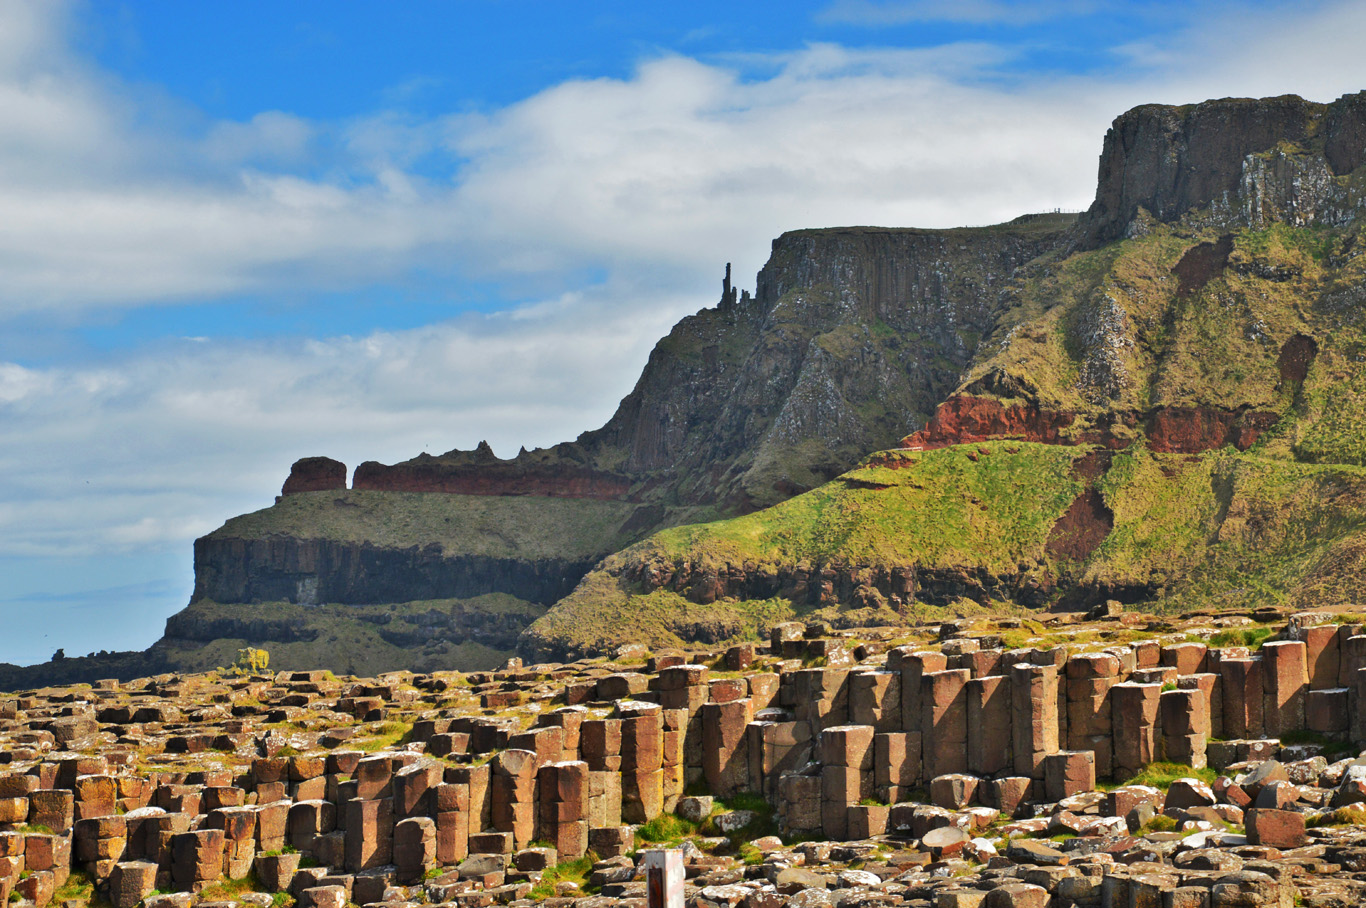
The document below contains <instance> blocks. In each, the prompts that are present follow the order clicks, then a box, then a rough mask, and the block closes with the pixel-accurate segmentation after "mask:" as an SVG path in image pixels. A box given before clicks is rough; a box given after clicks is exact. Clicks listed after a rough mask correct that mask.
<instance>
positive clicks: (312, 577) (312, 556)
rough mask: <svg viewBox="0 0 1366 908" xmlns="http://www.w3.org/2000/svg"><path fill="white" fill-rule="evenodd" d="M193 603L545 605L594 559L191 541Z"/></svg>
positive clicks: (310, 542) (283, 540)
mask: <svg viewBox="0 0 1366 908" xmlns="http://www.w3.org/2000/svg"><path fill="white" fill-rule="evenodd" d="M194 555H195V558H194V560H195V589H194V598H195V599H211V600H214V601H216V602H297V603H304V604H313V603H319V602H339V603H371V602H410V601H413V600H418V599H448V598H452V599H457V598H458V599H464V598H472V597H475V596H481V595H484V594H486V593H507V594H509V595H511V596H515V597H517V598H518V599H524V600H526V601H528V602H538V603H543V604H548V603H551V602H554V601H556V600H557V599H560V598H562V597H564V596H565V595H567V594H568V593H569V592H570V590H572V589H573V588H574V585H575V584H576V583H577V582H578V580H579V578H581V577H582V576H583V575H584V574H586V573H587V572H588V570H589V568H591V567H592V566H593V563H594V561H595V560H596V559H593V558H588V559H578V560H572V559H539V560H530V559H527V560H521V559H514V558H499V557H493V556H488V555H469V554H462V553H452V554H449V555H448V554H447V553H446V552H445V551H443V549H442V547H441V546H440V545H438V544H432V545H427V546H413V547H409V548H386V547H382V546H377V545H373V544H370V543H361V544H356V543H351V542H346V541H341V540H327V539H297V538H294V537H291V536H279V537H273V538H266V539H237V538H230V537H229V538H223V537H216V536H206V537H203V538H201V539H198V540H196V541H195V552H194Z"/></svg>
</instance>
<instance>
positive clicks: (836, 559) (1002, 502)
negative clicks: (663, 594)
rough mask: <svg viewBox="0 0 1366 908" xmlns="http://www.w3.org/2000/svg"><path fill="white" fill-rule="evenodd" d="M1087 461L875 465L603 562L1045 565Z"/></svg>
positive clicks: (993, 459)
mask: <svg viewBox="0 0 1366 908" xmlns="http://www.w3.org/2000/svg"><path fill="white" fill-rule="evenodd" d="M1081 453H1083V451H1081V450H1078V449H1076V448H1063V447H1058V446H1050V445H1036V444H1019V443H1005V442H992V443H988V444H984V445H974V446H971V447H969V446H958V447H952V448H944V449H942V450H937V451H926V452H920V453H917V454H913V455H907V454H901V453H900V452H893V453H892V455H891V456H892V457H893V458H895V461H894V462H895V463H896V466H897V468H895V469H893V468H891V467H889V466H883V465H880V463H879V457H878V456H874V457H873V458H870V459H869V461H867V462H866V463H865V465H864V466H861V467H859V468H857V469H855V470H851V471H850V472H848V473H846V474H844V475H843V476H841V477H839V478H838V479H836V480H835V481H833V482H831V483H828V484H826V485H824V486H822V487H820V488H819V489H815V490H813V491H811V492H808V493H806V494H805V495H799V496H797V497H796V498H793V499H791V500H789V501H785V502H783V503H782V504H779V505H776V506H774V507H772V508H768V509H766V510H763V511H758V512H756V513H753V514H748V515H746V516H744V517H737V518H735V519H732V520H726V521H718V522H716V523H709V524H700V525H693V526H683V527H675V528H672V529H668V530H664V531H662V532H660V533H657V534H655V535H654V536H652V537H650V538H649V539H647V540H645V541H643V542H641V543H638V544H637V545H635V546H632V547H631V548H630V549H627V550H626V551H625V552H623V553H621V554H620V555H616V556H613V557H612V558H610V559H608V562H607V566H608V567H609V568H610V566H611V565H612V564H613V562H616V561H618V560H619V559H628V558H632V559H638V560H663V561H671V560H688V561H690V562H692V563H694V564H702V565H710V566H721V565H729V564H735V565H740V564H743V563H745V562H747V561H753V562H757V563H758V564H759V565H760V569H761V570H762V569H763V565H776V564H797V563H801V562H812V561H817V560H819V561H825V562H829V563H837V564H851V565H867V566H870V567H891V566H899V565H907V564H918V565H921V566H924V567H948V566H962V565H971V566H980V567H984V568H987V569H989V570H998V569H999V570H1006V569H1009V568H1010V567H1011V566H1013V565H1015V564H1017V563H1018V562H1019V561H1020V560H1021V559H1022V558H1026V557H1029V558H1037V557H1041V556H1042V554H1043V548H1044V544H1045V543H1046V542H1047V538H1048V532H1049V530H1050V529H1051V528H1052V526H1053V524H1054V523H1055V522H1056V521H1057V519H1058V517H1060V516H1061V515H1062V513H1063V512H1064V511H1065V510H1067V507H1068V506H1069V505H1070V504H1071V503H1072V501H1073V499H1075V498H1076V496H1077V495H1078V494H1079V493H1080V492H1081V490H1082V484H1081V483H1080V482H1079V481H1078V480H1076V479H1075V478H1073V477H1072V475H1071V469H1072V461H1073V459H1074V458H1075V457H1077V456H1079V455H1080V454H1081Z"/></svg>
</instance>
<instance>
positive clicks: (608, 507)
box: [209, 491, 637, 559]
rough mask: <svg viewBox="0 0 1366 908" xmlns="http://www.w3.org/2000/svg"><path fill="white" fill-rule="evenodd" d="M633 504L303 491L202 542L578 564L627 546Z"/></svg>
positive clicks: (231, 522) (236, 520)
mask: <svg viewBox="0 0 1366 908" xmlns="http://www.w3.org/2000/svg"><path fill="white" fill-rule="evenodd" d="M636 508H637V505H635V504H632V503H629V502H621V501H592V500H585V499H570V498H540V497H531V496H525V497H499V496H491V495H449V494H444V493H423V492H372V491H344V492H305V493H302V494H298V495H289V496H286V497H285V498H284V499H283V500H281V501H280V502H279V503H278V504H276V505H274V506H272V507H269V508H266V509H264V510H261V511H255V512H253V513H251V514H244V515H242V516H241V517H234V518H233V519H231V520H229V521H228V522H227V523H225V524H224V525H223V526H222V527H220V528H219V529H217V530H215V531H214V532H213V533H211V534H209V538H244V539H253V538H261V537H265V536H271V535H275V534H283V535H288V536H295V537H298V538H301V539H334V540H341V541H352V542H369V543H372V544H374V545H379V546H386V547H394V548H407V547H409V546H414V545H429V544H431V543H434V542H435V543H439V544H440V545H442V546H443V547H444V548H445V549H446V550H448V551H452V552H461V553H469V554H474V555H489V556H494V557H510V558H526V559H534V558H552V557H558V558H573V559H578V558H585V557H591V556H593V555H601V554H602V553H604V552H610V551H613V550H614V549H618V548H620V547H621V546H622V545H625V544H626V543H627V542H629V541H630V540H629V538H628V537H627V536H626V535H624V534H623V532H622V526H623V524H624V523H625V522H626V521H627V520H628V519H629V518H630V516H631V514H632V513H634V512H635V509H636Z"/></svg>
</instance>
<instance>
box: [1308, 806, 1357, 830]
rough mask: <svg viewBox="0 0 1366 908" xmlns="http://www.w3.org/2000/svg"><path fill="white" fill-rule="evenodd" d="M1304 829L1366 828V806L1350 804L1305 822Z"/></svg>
mask: <svg viewBox="0 0 1366 908" xmlns="http://www.w3.org/2000/svg"><path fill="white" fill-rule="evenodd" d="M1304 825H1305V827H1306V828H1308V829H1318V828H1321V827H1324V826H1366V805H1362V804H1351V805H1348V806H1347V807H1339V808H1337V809H1336V810H1330V811H1328V812H1327V813H1321V814H1319V815H1317V816H1313V817H1310V818H1309V819H1307V820H1305V823H1304Z"/></svg>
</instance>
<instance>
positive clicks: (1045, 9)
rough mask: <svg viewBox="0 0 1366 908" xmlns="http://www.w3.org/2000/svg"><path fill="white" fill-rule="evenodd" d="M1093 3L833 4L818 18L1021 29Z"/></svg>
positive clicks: (914, 0)
mask: <svg viewBox="0 0 1366 908" xmlns="http://www.w3.org/2000/svg"><path fill="white" fill-rule="evenodd" d="M1099 6H1100V4H1099V3H1097V2H1095V0H1051V2H1049V0H1029V2H1020V0H835V2H834V3H832V4H830V6H829V7H827V8H826V9H825V10H823V11H822V12H821V13H820V14H818V16H817V18H818V20H820V21H824V22H843V23H848V24H851V25H866V26H883V25H905V24H907V23H910V22H970V23H974V24H979V25H980V24H994V23H1001V24H1006V25H1024V24H1028V23H1032V22H1042V21H1046V20H1048V19H1056V18H1058V17H1060V16H1075V15H1085V14H1087V13H1091V12H1094V11H1095V10H1096V9H1097V8H1098V7H1099Z"/></svg>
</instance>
